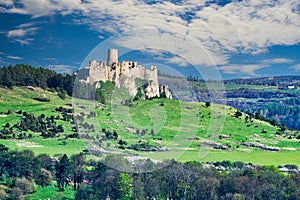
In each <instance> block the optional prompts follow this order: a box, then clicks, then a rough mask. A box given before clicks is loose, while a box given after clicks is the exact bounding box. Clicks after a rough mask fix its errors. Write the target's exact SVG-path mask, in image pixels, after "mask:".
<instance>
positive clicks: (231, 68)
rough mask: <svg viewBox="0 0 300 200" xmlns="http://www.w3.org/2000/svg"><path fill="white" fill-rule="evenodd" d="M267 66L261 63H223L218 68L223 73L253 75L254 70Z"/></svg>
mask: <svg viewBox="0 0 300 200" xmlns="http://www.w3.org/2000/svg"><path fill="white" fill-rule="evenodd" d="M266 67H269V66H268V65H263V64H249V65H238V64H232V65H224V66H221V67H219V70H221V71H223V72H224V73H225V74H244V75H251V76H255V75H257V74H256V72H255V71H256V70H259V69H263V68H266Z"/></svg>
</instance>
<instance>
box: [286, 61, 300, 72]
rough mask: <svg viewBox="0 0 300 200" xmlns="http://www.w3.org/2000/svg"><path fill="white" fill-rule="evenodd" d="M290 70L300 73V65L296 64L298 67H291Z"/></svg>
mask: <svg viewBox="0 0 300 200" xmlns="http://www.w3.org/2000/svg"><path fill="white" fill-rule="evenodd" d="M289 68H290V69H292V70H294V71H296V72H300V63H299V64H296V65H293V66H291V67H289Z"/></svg>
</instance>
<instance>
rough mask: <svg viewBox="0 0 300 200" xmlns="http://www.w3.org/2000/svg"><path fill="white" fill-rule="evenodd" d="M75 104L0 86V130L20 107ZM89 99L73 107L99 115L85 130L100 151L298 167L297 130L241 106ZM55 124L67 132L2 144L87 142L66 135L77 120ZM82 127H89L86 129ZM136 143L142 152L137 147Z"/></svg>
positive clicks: (46, 110) (50, 110) (42, 146)
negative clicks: (260, 117) (241, 111)
mask: <svg viewBox="0 0 300 200" xmlns="http://www.w3.org/2000/svg"><path fill="white" fill-rule="evenodd" d="M41 95H44V96H46V97H47V98H49V99H50V102H40V101H37V100H35V98H37V97H40V96H41ZM71 103H72V100H71V99H70V98H69V99H65V100H62V99H60V98H59V97H58V95H57V94H56V93H52V92H49V91H44V90H41V89H38V88H34V89H32V88H28V87H15V88H14V89H12V90H9V89H4V88H0V113H1V114H0V130H1V129H3V127H4V126H5V124H6V123H10V124H14V123H16V122H18V121H19V120H20V119H21V118H22V116H21V115H20V114H17V113H16V111H18V110H22V111H25V112H28V113H32V114H35V115H40V114H42V113H43V114H45V115H46V116H51V115H53V116H55V117H56V116H60V115H61V113H59V112H56V111H55V108H58V107H60V106H62V107H65V108H69V107H70V105H69V104H71ZM73 103H74V102H73ZM76 103H77V104H78V105H76ZM79 104H80V105H79ZM89 104H91V102H85V101H76V102H75V103H74V106H75V107H77V108H78V109H75V112H76V115H80V113H84V112H86V113H89V112H90V111H95V112H96V113H97V117H96V118H91V117H87V115H85V117H84V118H85V119H84V120H85V122H88V123H91V124H93V125H94V127H95V131H94V132H88V131H86V134H89V135H90V136H92V137H93V139H92V142H93V144H97V145H98V147H99V149H101V150H105V151H113V152H117V153H125V154H130V155H132V154H134V155H142V156H147V157H150V158H153V159H157V160H163V159H172V158H174V159H177V160H179V161H191V160H196V161H222V160H231V161H243V162H246V163H253V164H261V165H270V164H273V165H280V164H296V165H298V166H300V160H299V157H300V144H299V139H295V138H292V139H288V137H286V136H287V135H290V134H298V133H296V132H295V131H284V132H282V131H279V130H278V127H274V126H271V125H270V124H268V123H267V122H263V121H259V120H255V119H249V118H248V116H246V115H245V114H242V115H241V116H237V114H236V113H237V110H236V109H234V108H232V107H228V106H224V105H216V104H212V105H205V103H191V102H182V101H176V100H169V99H152V100H147V101H134V102H131V103H130V104H129V105H123V104H122V105H119V104H114V105H109V104H107V105H103V104H99V103H96V104H95V103H94V102H93V103H92V104H93V105H92V106H90V108H88V109H87V107H88V106H86V105H89ZM82 105H85V106H82ZM57 123H58V124H61V125H62V126H63V127H64V130H65V132H64V133H62V134H60V135H59V136H57V137H55V138H48V139H44V138H42V137H41V136H39V135H40V134H39V133H32V134H33V137H32V138H30V139H22V140H18V139H1V140H0V143H2V144H5V145H6V146H8V147H9V148H11V149H25V148H27V149H31V150H33V151H34V152H35V153H36V154H40V153H47V154H50V155H55V154H60V153H67V154H68V155H71V154H75V153H79V152H81V151H82V150H83V149H85V148H87V147H88V145H89V144H90V140H88V139H74V138H68V139H66V140H65V139H64V138H65V135H69V134H72V133H73V132H72V126H73V125H72V124H71V123H70V122H66V121H63V120H57ZM102 129H105V130H106V131H109V132H114V131H115V132H116V133H117V134H118V139H101V138H102V137H103V131H102ZM79 130H80V131H81V132H85V131H84V129H82V128H81V129H79ZM120 140H122V141H121V142H120ZM244 142H257V143H260V144H264V145H266V146H271V147H278V148H280V151H276V152H275V151H267V150H262V149H260V148H253V147H246V146H243V145H242V143H244ZM100 147H101V148H100ZM134 148H135V149H140V151H136V150H133V149H134ZM225 148H226V150H225ZM141 149H142V151H141ZM153 149H154V150H153ZM150 150H151V151H150Z"/></svg>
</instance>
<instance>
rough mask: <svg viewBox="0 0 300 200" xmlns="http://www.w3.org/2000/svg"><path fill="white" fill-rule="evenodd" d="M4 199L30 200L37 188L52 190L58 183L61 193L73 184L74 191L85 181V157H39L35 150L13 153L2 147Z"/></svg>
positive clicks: (0, 164)
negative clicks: (49, 188) (50, 188)
mask: <svg viewBox="0 0 300 200" xmlns="http://www.w3.org/2000/svg"><path fill="white" fill-rule="evenodd" d="M0 159H1V162H0V199H1V200H5V199H8V200H16V199H20V200H21V199H30V195H31V194H32V193H34V192H35V191H36V189H35V185H36V184H37V185H40V186H41V187H48V186H50V185H52V184H53V181H55V182H56V184H55V186H56V187H57V188H58V189H59V190H64V189H65V188H66V187H68V185H70V184H71V183H72V187H73V188H74V190H77V189H78V184H79V183H81V182H82V181H83V173H84V171H83V167H84V165H85V164H86V161H85V156H84V154H82V153H81V154H77V155H73V156H71V157H70V158H69V157H68V156H67V155H65V154H64V155H58V156H55V157H50V156H48V155H46V154H40V155H38V156H35V155H34V153H33V152H32V151H31V150H23V151H12V150H9V149H8V148H7V147H6V146H4V145H3V144H0Z"/></svg>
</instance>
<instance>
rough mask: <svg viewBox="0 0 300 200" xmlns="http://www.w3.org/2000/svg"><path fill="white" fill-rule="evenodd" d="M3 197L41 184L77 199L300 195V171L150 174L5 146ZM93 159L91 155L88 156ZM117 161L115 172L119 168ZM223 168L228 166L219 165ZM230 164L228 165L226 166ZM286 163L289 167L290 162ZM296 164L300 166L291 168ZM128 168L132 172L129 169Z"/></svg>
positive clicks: (153, 169)
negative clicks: (67, 191)
mask: <svg viewBox="0 0 300 200" xmlns="http://www.w3.org/2000/svg"><path fill="white" fill-rule="evenodd" d="M0 149H1V151H0V159H1V162H0V199H2V200H4V199H7V200H9V199H11V200H13V199H30V197H31V196H32V195H34V193H35V192H37V188H47V187H49V188H51V187H56V188H57V190H58V191H64V190H66V189H70V188H72V189H73V190H74V191H75V199H78V200H79V199H80V200H81V199H121V200H130V199H139V200H143V199H189V200H190V199H191V200H196V199H205V200H207V199H264V200H265V199H291V200H292V199H299V198H300V188H299V185H300V174H299V173H297V172H289V173H283V172H280V171H279V169H278V168H277V167H275V166H263V167H262V166H255V165H252V164H251V163H250V164H247V165H246V164H244V163H242V162H233V163H232V162H229V161H224V162H219V163H213V164H211V165H207V163H199V162H195V161H193V162H186V163H180V162H176V161H174V160H166V161H162V162H159V163H154V162H152V161H151V160H150V159H148V160H146V162H145V169H147V170H146V172H143V173H142V172H141V173H138V171H135V172H130V171H132V168H133V166H132V165H131V164H130V162H128V161H127V160H126V159H125V158H124V157H122V156H120V155H110V156H107V157H106V158H105V160H104V161H103V162H100V161H95V160H93V159H90V158H89V157H88V154H87V153H80V154H75V155H72V156H70V157H68V156H67V155H66V154H63V155H62V154H61V155H56V156H54V157H50V156H49V155H47V154H40V155H37V156H35V155H34V153H33V152H32V151H30V150H23V151H15V150H10V149H8V148H7V147H6V146H4V145H2V144H0ZM88 158H89V159H88ZM116 165H118V169H122V170H123V171H119V170H116V169H115V168H114V166H116ZM207 166H223V170H217V169H216V168H214V167H207ZM224 167H225V168H224ZM287 167H289V166H288V165H287ZM290 167H296V168H297V166H290ZM128 171H129V172H128Z"/></svg>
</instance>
